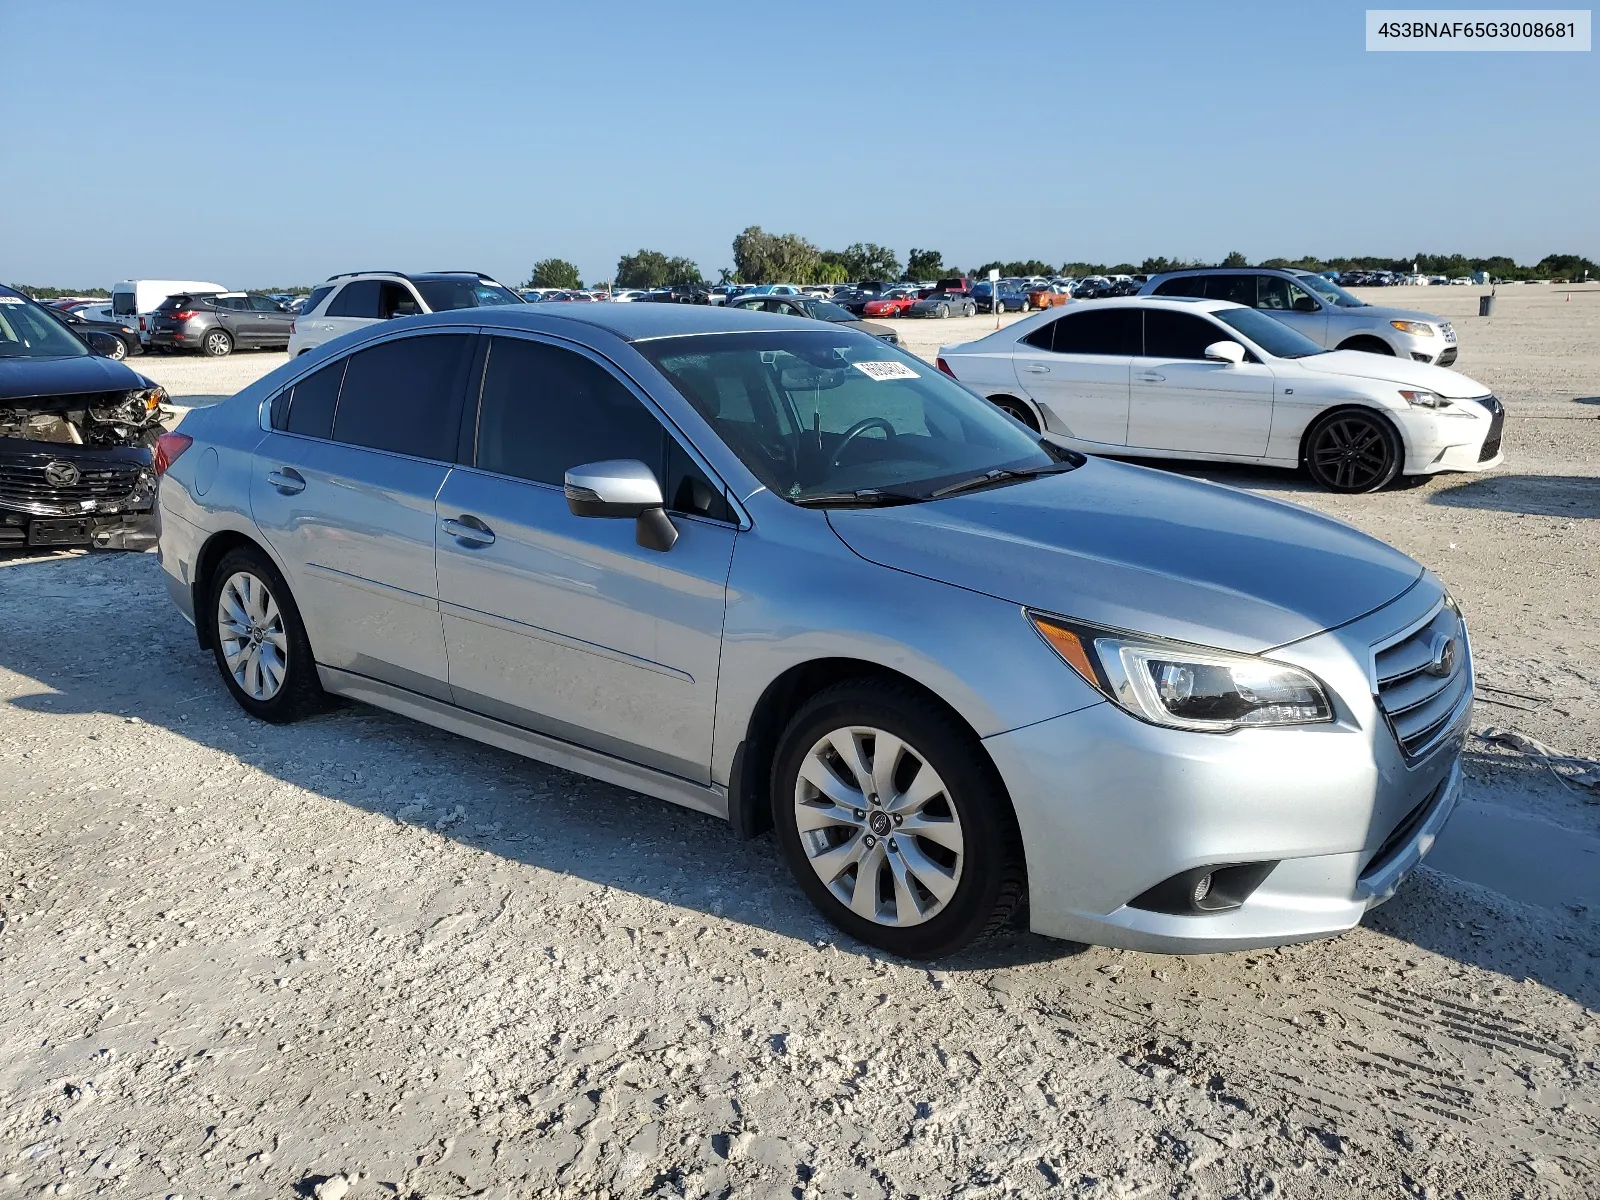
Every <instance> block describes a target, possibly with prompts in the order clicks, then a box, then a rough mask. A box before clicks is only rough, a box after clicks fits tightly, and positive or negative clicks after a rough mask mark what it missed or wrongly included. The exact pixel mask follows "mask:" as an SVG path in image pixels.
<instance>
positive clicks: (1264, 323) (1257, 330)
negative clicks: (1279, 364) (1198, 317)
mask: <svg viewBox="0 0 1600 1200" xmlns="http://www.w3.org/2000/svg"><path fill="white" fill-rule="evenodd" d="M1211 315H1212V316H1213V317H1215V318H1216V319H1217V320H1219V321H1221V322H1222V323H1223V324H1224V325H1229V326H1232V327H1233V328H1234V329H1237V330H1238V331H1239V332H1240V333H1242V334H1244V335H1245V337H1247V338H1249V339H1250V340H1251V341H1252V342H1254V343H1255V344H1256V345H1258V346H1260V347H1261V348H1262V349H1263V350H1265V351H1266V352H1267V353H1268V354H1270V355H1272V356H1273V357H1274V358H1308V357H1310V356H1311V355H1313V354H1322V353H1325V351H1324V350H1323V349H1322V347H1321V346H1319V345H1317V344H1316V343H1315V342H1313V341H1312V340H1311V339H1310V338H1308V337H1307V336H1306V335H1305V334H1303V333H1301V332H1299V331H1298V330H1295V329H1290V328H1289V327H1288V326H1287V325H1285V324H1284V323H1283V322H1282V321H1280V320H1278V319H1277V318H1276V317H1269V316H1267V315H1266V313H1261V312H1257V311H1256V310H1255V309H1253V308H1221V309H1218V310H1217V311H1216V312H1213V313H1212V314H1211Z"/></svg>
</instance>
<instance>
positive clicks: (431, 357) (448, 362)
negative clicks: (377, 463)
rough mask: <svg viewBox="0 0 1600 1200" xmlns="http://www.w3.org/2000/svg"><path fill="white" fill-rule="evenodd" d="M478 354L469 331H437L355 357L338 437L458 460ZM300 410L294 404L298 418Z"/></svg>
mask: <svg viewBox="0 0 1600 1200" xmlns="http://www.w3.org/2000/svg"><path fill="white" fill-rule="evenodd" d="M471 352H472V338H471V337H469V336H467V335H466V334H461V333H438V334H427V335H423V336H418V337H407V338H401V339H399V340H398V341H393V342H384V343H383V344H382V345H380V346H374V347H372V348H371V349H370V350H362V351H360V352H358V353H356V354H352V355H351V356H350V365H349V367H348V368H347V369H346V371H345V377H344V387H343V388H342V389H341V390H340V392H339V407H338V409H337V410H336V412H335V414H334V419H333V436H334V440H335V441H340V442H349V443H350V444H352V445H356V446H366V447H368V448H369V449H373V450H389V451H393V452H394V453H396V454H409V455H412V456H413V457H416V458H431V459H438V460H441V461H444V462H451V461H454V459H455V456H456V442H457V440H458V437H459V431H460V427H461V408H460V396H461V385H462V382H463V380H464V378H465V375H466V370H467V360H468V357H469V356H470V354H471ZM293 414H294V410H293V408H291V409H290V416H291V419H292V417H293Z"/></svg>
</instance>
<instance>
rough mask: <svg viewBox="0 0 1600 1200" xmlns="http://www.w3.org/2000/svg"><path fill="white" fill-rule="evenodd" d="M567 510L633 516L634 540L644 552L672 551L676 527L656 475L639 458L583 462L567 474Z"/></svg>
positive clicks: (585, 514)
mask: <svg viewBox="0 0 1600 1200" xmlns="http://www.w3.org/2000/svg"><path fill="white" fill-rule="evenodd" d="M565 482H566V487H565V489H564V490H565V492H566V497H567V508H569V509H570V510H571V511H572V515H573V516H575V517H613V518H618V517H622V518H625V517H632V518H633V519H634V524H635V531H634V540H635V541H637V542H638V543H639V545H641V546H643V547H644V548H645V549H646V550H659V551H662V552H663V553H664V552H666V551H668V550H671V549H672V547H673V546H674V545H675V544H676V543H677V540H678V527H677V526H676V525H674V524H673V523H672V518H670V517H668V516H667V508H666V500H665V499H664V498H663V497H662V495H661V483H660V481H659V480H658V479H656V476H655V472H654V471H652V470H651V469H650V468H649V467H647V466H645V465H644V464H643V463H642V462H640V461H639V460H638V459H633V458H614V459H609V460H607V461H605V462H596V463H585V464H584V465H582V466H580V467H573V468H572V469H571V470H570V471H568V472H567V473H566V480H565Z"/></svg>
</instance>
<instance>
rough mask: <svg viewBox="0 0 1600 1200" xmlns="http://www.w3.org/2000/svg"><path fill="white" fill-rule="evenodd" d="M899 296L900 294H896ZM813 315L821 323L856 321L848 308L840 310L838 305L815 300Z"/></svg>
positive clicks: (812, 309)
mask: <svg viewBox="0 0 1600 1200" xmlns="http://www.w3.org/2000/svg"><path fill="white" fill-rule="evenodd" d="M895 294H896V295H898V294H899V293H895ZM811 315H812V316H813V317H815V318H816V319H817V320H819V321H854V320H855V317H854V316H853V315H852V314H851V312H850V310H849V309H847V308H840V307H839V306H838V305H837V304H830V303H829V302H828V301H826V300H815V301H812V304H811Z"/></svg>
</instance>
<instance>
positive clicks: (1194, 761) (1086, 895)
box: [984, 582, 1471, 953]
mask: <svg viewBox="0 0 1600 1200" xmlns="http://www.w3.org/2000/svg"><path fill="white" fill-rule="evenodd" d="M1438 595H1439V589H1438V585H1437V583H1434V582H1430V583H1428V584H1427V585H1426V586H1425V585H1423V584H1419V585H1418V587H1416V588H1413V589H1412V592H1410V593H1407V595H1406V596H1405V597H1401V598H1400V599H1398V600H1396V601H1394V602H1393V603H1392V604H1390V605H1389V606H1387V607H1386V608H1384V609H1380V610H1379V611H1378V612H1377V613H1375V614H1371V615H1369V616H1368V617H1365V618H1362V619H1360V620H1358V621H1356V622H1354V623H1352V624H1351V625H1348V626H1345V627H1344V628H1342V629H1340V630H1336V631H1331V632H1328V633H1323V634H1319V635H1317V636H1315V637H1313V638H1309V639H1307V640H1306V641H1304V642H1299V643H1295V644H1294V645H1292V646H1288V647H1282V648H1280V649H1278V650H1276V651H1274V652H1272V653H1271V655H1270V657H1272V658H1275V659H1278V660H1280V661H1284V662H1290V663H1294V664H1295V665H1298V666H1301V667H1303V668H1305V669H1307V670H1310V671H1312V672H1313V673H1314V674H1315V675H1316V676H1317V677H1318V678H1320V679H1321V680H1322V681H1323V682H1324V684H1325V685H1326V686H1327V687H1328V689H1329V691H1330V693H1331V694H1332V696H1333V697H1334V703H1335V706H1336V709H1337V710H1338V711H1337V718H1336V720H1334V721H1332V722H1329V723H1326V724H1321V725H1308V726H1300V727H1293V728H1278V729H1253V730H1239V731H1236V732H1234V733H1231V734H1222V735H1218V734H1206V733H1193V732H1188V731H1184V730H1177V729H1168V728H1164V727H1159V726H1155V725H1149V724H1146V723H1144V722H1142V721H1139V720H1137V719H1135V718H1134V717H1132V716H1129V715H1128V714H1127V713H1125V712H1123V711H1122V710H1121V709H1118V708H1116V707H1114V706H1113V705H1111V704H1109V703H1106V704H1098V705H1095V706H1093V707H1091V708H1087V709H1082V710H1080V711H1078V712H1074V713H1070V714H1067V715H1066V716H1062V717H1057V718H1055V719H1053V720H1049V721H1044V722H1040V723H1039V724H1036V725H1031V726H1028V727H1027V728H1024V729H1018V730H1012V731H1010V732H1007V733H1003V734H997V735H995V736H993V737H990V738H987V739H985V742H984V744H985V746H986V747H987V748H988V749H989V751H990V754H991V756H992V757H993V759H994V762H995V764H996V765H997V767H998V768H999V770H1000V773H1001V776H1002V778H1003V779H1004V780H1005V783H1006V785H1007V788H1008V790H1009V791H1010V794H1011V799H1012V803H1013V806H1014V808H1015V810H1016V813H1017V819H1018V824H1019V826H1020V828H1021V831H1022V835H1023V843H1024V846H1025V849H1026V855H1027V864H1028V893H1029V909H1030V913H1031V919H1032V928H1033V929H1034V931H1035V932H1037V933H1042V934H1046V935H1049V936H1053V937H1060V938H1066V939H1069V940H1072V941H1079V942H1089V943H1093V944H1098V945H1107V946H1119V947H1123V948H1125V949H1131V950H1145V951H1155V952H1160V953H1209V952H1216V951H1228V950H1241V949H1249V948H1252V947H1260V946H1273V945H1281V944H1285V943H1289V942H1297V941H1308V940H1312V939H1315V938H1321V937H1329V936H1333V935H1336V934H1339V933H1342V932H1344V931H1345V930H1347V929H1349V928H1350V927H1352V926H1353V925H1355V924H1356V923H1357V922H1358V921H1359V920H1360V919H1361V916H1362V914H1363V913H1365V912H1366V911H1367V910H1368V909H1369V908H1371V907H1373V906H1374V905H1377V904H1380V903H1382V902H1383V901H1384V900H1386V899H1388V898H1389V897H1390V896H1391V895H1393V894H1394V892H1395V889H1396V888H1397V887H1398V886H1399V885H1400V882H1401V880H1403V879H1404V878H1405V876H1406V874H1407V873H1408V872H1409V871H1410V870H1411V869H1412V868H1413V867H1415V866H1416V865H1417V863H1418V862H1420V861H1421V860H1422V857H1423V856H1424V855H1425V854H1426V853H1427V852H1428V851H1429V850H1430V849H1431V848H1432V846H1433V842H1434V839H1435V838H1436V837H1437V836H1438V833H1439V831H1440V829H1442V828H1443V826H1444V824H1445V822H1446V821H1447V820H1448V819H1449V816H1450V813H1451V811H1452V810H1453V809H1454V807H1455V804H1456V801H1457V798H1458V796H1459V794H1460V790H1461V771H1460V755H1461V749H1462V746H1463V743H1464V741H1465V736H1466V727H1467V722H1468V718H1469V717H1470V713H1471V704H1470V703H1466V704H1464V705H1463V706H1462V708H1461V710H1460V711H1459V712H1458V713H1456V714H1455V715H1454V717H1453V718H1452V721H1451V723H1450V725H1449V726H1448V727H1447V729H1446V731H1445V733H1444V734H1443V735H1442V736H1441V738H1440V740H1439V741H1438V742H1437V743H1436V744H1435V746H1434V747H1433V749H1432V750H1430V751H1429V752H1428V753H1427V755H1426V756H1425V757H1423V758H1422V759H1420V760H1417V761H1409V760H1407V759H1406V757H1405V756H1404V754H1403V753H1402V752H1401V750H1400V747H1399V745H1398V743H1397V742H1396V740H1395V737H1394V734H1393V733H1392V732H1391V731H1390V728H1389V725H1388V723H1387V721H1386V720H1385V718H1384V716H1383V714H1382V712H1381V711H1380V710H1379V708H1378V705H1377V701H1376V700H1375V698H1374V696H1373V694H1372V689H1373V687H1374V685H1373V683H1372V679H1373V676H1372V674H1371V670H1372V667H1371V664H1372V661H1373V657H1372V656H1373V649H1372V648H1373V646H1374V645H1377V644H1380V643H1382V642H1383V641H1384V640H1385V639H1386V638H1388V637H1391V636H1392V635H1394V634H1395V633H1396V632H1397V631H1398V630H1400V629H1402V628H1405V627H1409V626H1411V625H1414V624H1415V623H1416V622H1417V620H1418V619H1419V618H1420V617H1421V616H1422V615H1424V614H1425V613H1426V611H1427V606H1428V605H1429V604H1431V603H1433V602H1435V601H1436V598H1437V597H1438ZM1465 669H1468V670H1470V664H1468V666H1467V667H1466V668H1465ZM1250 864H1260V865H1262V866H1263V867H1264V866H1265V864H1273V865H1271V866H1270V868H1269V869H1267V871H1266V875H1265V879H1264V880H1263V881H1262V882H1260V884H1259V885H1258V886H1256V887H1255V889H1254V890H1253V891H1251V892H1250V893H1249V895H1248V897H1247V898H1246V899H1244V901H1243V903H1242V904H1241V905H1239V906H1238V907H1235V908H1231V909H1227V910H1224V911H1217V912H1193V913H1183V914H1176V913H1173V912H1170V911H1155V910H1153V909H1151V908H1149V907H1140V906H1138V905H1137V904H1136V903H1135V901H1137V900H1139V898H1141V897H1143V896H1144V895H1145V893H1147V892H1149V891H1150V890H1151V889H1153V888H1156V887H1158V885H1161V884H1163V883H1164V882H1166V881H1169V880H1172V879H1173V878H1174V877H1178V876H1181V875H1182V874H1183V873H1185V872H1190V871H1198V870H1200V869H1202V868H1223V867H1228V866H1235V865H1250Z"/></svg>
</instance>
